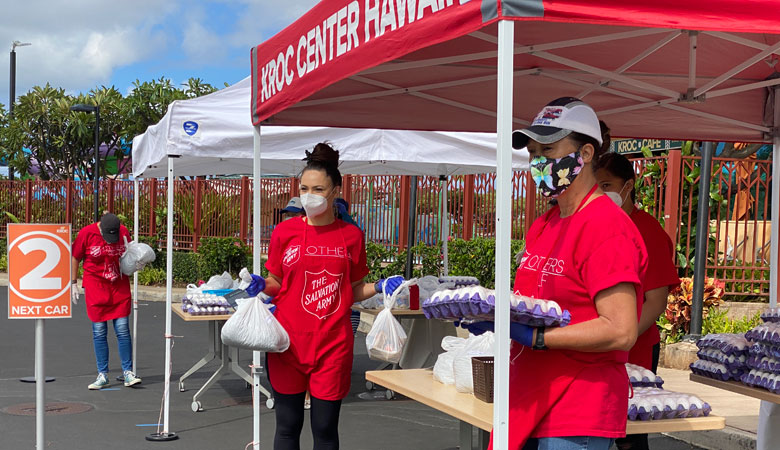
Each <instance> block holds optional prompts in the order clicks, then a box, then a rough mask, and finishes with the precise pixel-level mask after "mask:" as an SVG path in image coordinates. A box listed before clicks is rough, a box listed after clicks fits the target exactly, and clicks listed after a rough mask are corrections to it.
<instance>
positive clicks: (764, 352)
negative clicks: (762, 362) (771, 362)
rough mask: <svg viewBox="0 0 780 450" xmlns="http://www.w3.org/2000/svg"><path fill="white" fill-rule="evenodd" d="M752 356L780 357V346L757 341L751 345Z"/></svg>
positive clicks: (750, 352)
mask: <svg viewBox="0 0 780 450" xmlns="http://www.w3.org/2000/svg"><path fill="white" fill-rule="evenodd" d="M749 355H750V356H767V357H770V358H780V346H777V345H770V344H765V343H762V342H756V343H755V344H753V345H751V346H750V351H749Z"/></svg>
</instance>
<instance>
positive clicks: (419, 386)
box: [366, 369, 726, 434]
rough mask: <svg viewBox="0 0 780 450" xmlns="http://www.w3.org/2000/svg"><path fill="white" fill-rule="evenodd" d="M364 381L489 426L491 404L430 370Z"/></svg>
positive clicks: (652, 427)
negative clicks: (456, 386)
mask: <svg viewBox="0 0 780 450" xmlns="http://www.w3.org/2000/svg"><path fill="white" fill-rule="evenodd" d="M366 380H368V381H371V382H373V383H376V384H378V385H380V386H383V387H385V388H387V389H390V390H393V391H395V392H397V393H399V394H401V395H405V396H407V397H409V398H411V399H412V400H416V401H418V402H420V403H422V404H424V405H428V406H430V407H431V408H434V409H438V410H439V411H442V412H444V413H446V414H449V415H450V416H452V417H455V418H456V419H459V420H462V421H464V422H467V423H469V424H471V425H474V426H475V427H478V428H480V429H483V430H486V431H490V430H492V429H493V404H492V403H485V402H483V401H481V400H477V398H476V397H474V396H473V395H471V394H463V393H460V392H458V391H456V390H455V386H452V385H445V384H442V383H439V382H438V381H436V380H435V379H434V378H433V372H432V371H431V370H430V369H409V370H378V371H370V372H366ZM725 426H726V419H724V418H723V417H718V416H713V415H710V416H708V417H695V418H688V419H664V420H649V421H635V422H634V421H628V423H627V425H626V434H638V433H668V432H675V431H700V430H720V429H722V428H724V427H725Z"/></svg>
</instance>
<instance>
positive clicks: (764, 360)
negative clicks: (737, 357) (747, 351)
mask: <svg viewBox="0 0 780 450" xmlns="http://www.w3.org/2000/svg"><path fill="white" fill-rule="evenodd" d="M747 367H748V368H749V369H756V370H760V371H762V372H768V373H773V374H780V359H778V358H770V357H768V356H750V357H748V359H747Z"/></svg>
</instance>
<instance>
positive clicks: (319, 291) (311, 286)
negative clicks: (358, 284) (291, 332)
mask: <svg viewBox="0 0 780 450" xmlns="http://www.w3.org/2000/svg"><path fill="white" fill-rule="evenodd" d="M342 277H343V274H339V275H334V274H332V273H330V272H328V271H327V270H322V271H321V272H316V273H315V272H309V271H306V273H305V277H304V284H303V286H304V287H303V294H301V306H303V309H304V310H305V311H306V312H308V313H309V314H311V315H313V316H315V317H317V318H318V319H320V320H322V319H324V318H326V317H328V316H330V315H331V314H333V313H335V312H336V311H338V310H339V306H341V278H342Z"/></svg>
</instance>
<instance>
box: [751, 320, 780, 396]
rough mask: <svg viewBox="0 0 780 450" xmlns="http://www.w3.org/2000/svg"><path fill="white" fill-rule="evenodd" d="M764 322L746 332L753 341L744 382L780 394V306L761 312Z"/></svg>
mask: <svg viewBox="0 0 780 450" xmlns="http://www.w3.org/2000/svg"><path fill="white" fill-rule="evenodd" d="M761 319H763V321H764V323H762V324H761V325H758V326H756V327H755V328H753V329H752V330H750V331H748V332H747V333H745V337H746V338H747V339H749V340H750V341H751V342H752V345H751V346H750V348H749V350H748V358H747V366H748V368H749V369H750V371H749V372H748V373H745V374H744V375H742V382H743V383H745V384H747V385H749V386H755V387H762V388H764V389H767V390H769V391H771V392H773V393H775V394H780V308H770V309H768V310H766V311H764V313H762V314H761Z"/></svg>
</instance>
